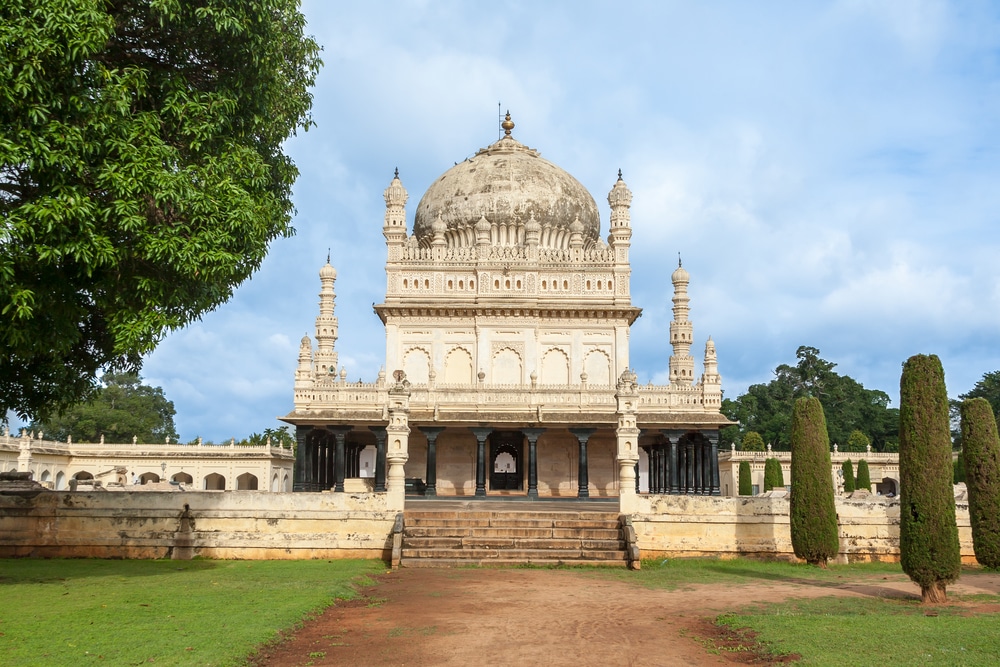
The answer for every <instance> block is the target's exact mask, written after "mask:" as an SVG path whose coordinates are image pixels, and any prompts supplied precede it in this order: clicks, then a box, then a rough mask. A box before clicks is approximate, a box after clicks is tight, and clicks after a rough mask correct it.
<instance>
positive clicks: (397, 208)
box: [382, 169, 409, 257]
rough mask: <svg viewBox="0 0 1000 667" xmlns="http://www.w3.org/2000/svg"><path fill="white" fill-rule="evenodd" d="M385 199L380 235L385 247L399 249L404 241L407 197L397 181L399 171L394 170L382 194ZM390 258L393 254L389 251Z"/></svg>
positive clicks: (401, 185) (400, 182)
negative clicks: (382, 236)
mask: <svg viewBox="0 0 1000 667" xmlns="http://www.w3.org/2000/svg"><path fill="white" fill-rule="evenodd" d="M383 196H384V197H385V224H384V225H383V226H382V234H383V235H384V236H385V242H386V245H388V246H390V248H391V247H393V246H396V247H399V246H401V245H402V243H403V241H405V240H406V200H407V199H408V198H409V195H408V194H407V193H406V188H404V187H403V183H402V181H400V180H399V169H396V172H395V175H394V176H393V178H392V182H391V183H389V187H387V188H386V189H385V192H384V193H383ZM389 254H390V257H391V255H392V254H393V253H392V250H390V251H389Z"/></svg>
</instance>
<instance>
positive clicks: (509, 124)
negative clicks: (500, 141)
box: [500, 109, 514, 137]
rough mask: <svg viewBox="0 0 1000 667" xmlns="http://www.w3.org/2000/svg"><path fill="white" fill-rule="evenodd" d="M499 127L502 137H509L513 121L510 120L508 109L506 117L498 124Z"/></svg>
mask: <svg viewBox="0 0 1000 667" xmlns="http://www.w3.org/2000/svg"><path fill="white" fill-rule="evenodd" d="M500 127H502V128H503V134H504V136H505V137H509V136H510V131H511V130H513V129H514V121H512V120H511V119H510V109H508V110H507V115H506V116H505V117H504V119H503V122H502V123H500Z"/></svg>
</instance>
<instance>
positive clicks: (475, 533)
mask: <svg viewBox="0 0 1000 667" xmlns="http://www.w3.org/2000/svg"><path fill="white" fill-rule="evenodd" d="M619 532H620V531H619V530H618V528H616V527H615V528H581V529H575V528H522V527H517V528H507V527H503V528H501V527H492V526H471V527H470V526H450V527H442V526H415V527H407V528H406V529H405V530H404V533H403V534H404V536H405V537H407V538H409V537H466V536H468V537H514V538H522V537H535V538H545V537H552V538H566V539H572V538H581V539H591V540H614V539H618V536H619Z"/></svg>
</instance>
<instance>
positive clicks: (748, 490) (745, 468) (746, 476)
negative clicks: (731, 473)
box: [740, 461, 753, 496]
mask: <svg viewBox="0 0 1000 667" xmlns="http://www.w3.org/2000/svg"><path fill="white" fill-rule="evenodd" d="M740 495H741V496H752V495H753V481H752V480H751V479H750V462H749V461H740Z"/></svg>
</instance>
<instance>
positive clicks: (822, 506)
mask: <svg viewBox="0 0 1000 667" xmlns="http://www.w3.org/2000/svg"><path fill="white" fill-rule="evenodd" d="M790 514H791V516H790V520H791V529H792V549H793V550H794V551H795V555H796V556H798V557H799V558H801V559H803V560H804V561H806V562H807V563H810V564H811V565H819V566H820V567H826V561H827V560H829V559H830V558H833V557H834V556H836V555H837V552H838V551H839V550H840V536H839V534H838V527H837V507H836V505H835V504H834V501H833V477H832V475H831V474H830V439H829V436H828V435H827V430H826V418H825V417H824V415H823V406H822V405H821V404H820V402H819V399H818V398H815V397H810V398H800V399H798V400H797V401H795V407H794V408H793V410H792V497H791V499H790Z"/></svg>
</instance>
